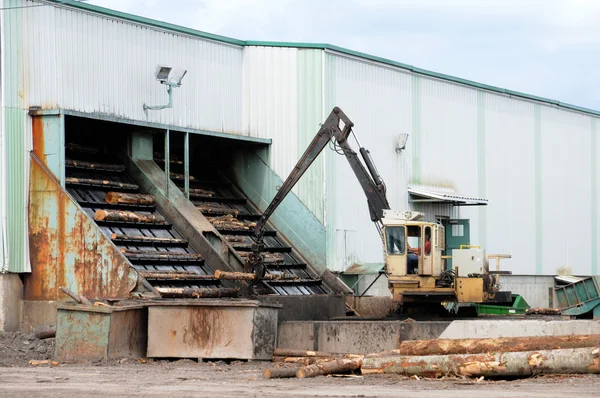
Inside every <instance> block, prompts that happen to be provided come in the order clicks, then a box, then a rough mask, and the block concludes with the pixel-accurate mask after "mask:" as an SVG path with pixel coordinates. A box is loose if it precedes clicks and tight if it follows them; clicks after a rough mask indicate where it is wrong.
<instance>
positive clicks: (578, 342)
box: [367, 334, 600, 357]
mask: <svg viewBox="0 0 600 398" xmlns="http://www.w3.org/2000/svg"><path fill="white" fill-rule="evenodd" d="M599 342H600V335H599V334H593V335H574V336H573V335H570V336H540V337H501V338H492V339H456V340H454V339H440V340H409V341H403V342H402V343H400V348H399V349H396V350H392V351H388V352H386V353H381V354H369V355H367V356H368V357H376V356H382V355H389V354H392V355H394V354H395V355H448V354H480V353H485V352H515V351H533V350H556V349H561V348H581V347H594V346H596V345H597V344H598V343H599Z"/></svg>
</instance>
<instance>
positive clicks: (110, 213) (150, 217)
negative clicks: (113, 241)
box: [94, 209, 166, 224]
mask: <svg viewBox="0 0 600 398" xmlns="http://www.w3.org/2000/svg"><path fill="white" fill-rule="evenodd" d="M94 220H96V221H123V222H138V223H144V224H164V223H165V222H166V221H165V219H164V218H163V217H161V216H159V215H157V214H140V213H135V212H133V211H123V210H103V209H98V210H96V212H95V213H94Z"/></svg>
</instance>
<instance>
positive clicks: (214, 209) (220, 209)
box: [196, 203, 240, 217]
mask: <svg viewBox="0 0 600 398" xmlns="http://www.w3.org/2000/svg"><path fill="white" fill-rule="evenodd" d="M196 208H197V209H198V210H200V213H203V214H224V215H231V216H234V217H237V216H238V215H239V214H240V211H239V210H238V209H232V208H231V207H228V206H224V205H220V204H218V203H203V204H201V205H198V206H196Z"/></svg>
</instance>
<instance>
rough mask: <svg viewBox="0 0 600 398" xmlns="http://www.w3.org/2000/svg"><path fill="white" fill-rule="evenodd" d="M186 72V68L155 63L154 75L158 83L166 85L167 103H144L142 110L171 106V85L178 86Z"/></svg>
mask: <svg viewBox="0 0 600 398" xmlns="http://www.w3.org/2000/svg"><path fill="white" fill-rule="evenodd" d="M186 73H187V70H185V69H181V68H172V67H170V66H164V65H157V66H156V69H155V71H154V77H155V78H156V80H157V81H159V82H160V84H164V85H165V86H167V93H168V94H169V103H168V104H167V105H156V106H152V105H146V104H144V111H147V110H148V109H151V110H160V109H166V108H172V107H173V87H180V86H181V80H182V79H183V77H184V76H185V74H186Z"/></svg>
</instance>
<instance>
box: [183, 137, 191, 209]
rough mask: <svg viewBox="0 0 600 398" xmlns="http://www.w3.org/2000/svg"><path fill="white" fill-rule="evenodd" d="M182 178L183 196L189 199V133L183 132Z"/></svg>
mask: <svg viewBox="0 0 600 398" xmlns="http://www.w3.org/2000/svg"><path fill="white" fill-rule="evenodd" d="M183 176H184V177H183V178H184V179H185V181H184V191H185V197H186V198H187V199H188V200H189V199H190V133H189V132H188V131H186V132H185V137H184V139H183Z"/></svg>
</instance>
